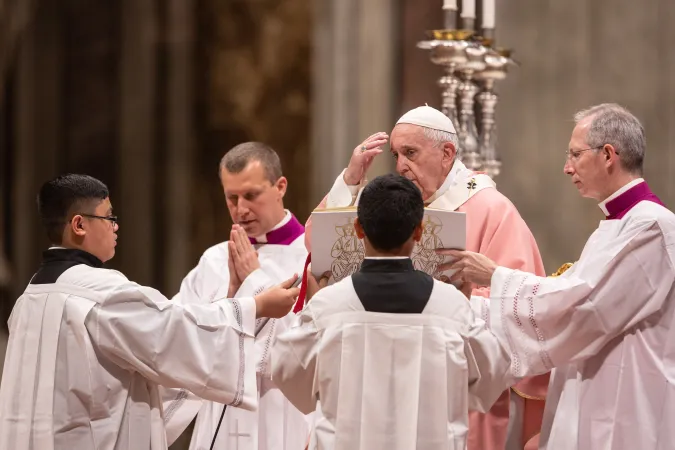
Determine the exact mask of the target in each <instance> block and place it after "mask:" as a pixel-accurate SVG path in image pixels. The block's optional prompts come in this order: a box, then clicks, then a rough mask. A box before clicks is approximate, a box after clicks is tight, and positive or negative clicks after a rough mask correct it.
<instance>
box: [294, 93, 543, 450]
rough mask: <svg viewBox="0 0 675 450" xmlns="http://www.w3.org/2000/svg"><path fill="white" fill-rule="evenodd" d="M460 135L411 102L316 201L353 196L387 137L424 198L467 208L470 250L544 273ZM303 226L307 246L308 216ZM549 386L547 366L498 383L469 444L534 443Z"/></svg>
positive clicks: (341, 201) (474, 448) (528, 236)
mask: <svg viewBox="0 0 675 450" xmlns="http://www.w3.org/2000/svg"><path fill="white" fill-rule="evenodd" d="M458 142H459V139H458V135H457V130H456V128H455V125H454V124H453V123H452V121H451V120H450V119H449V118H448V117H447V116H446V115H445V114H443V112H441V111H439V110H437V109H435V108H432V107H430V106H420V107H418V108H414V109H412V110H410V111H408V112H407V113H405V114H404V115H403V116H401V118H399V120H398V121H397V122H396V125H395V126H394V128H393V130H392V132H391V136H389V135H387V133H375V134H373V135H372V136H370V137H368V138H367V139H366V140H364V141H363V142H362V143H361V145H359V146H358V147H356V148H355V149H354V151H353V152H352V156H351V159H350V160H349V164H348V165H347V168H346V169H345V170H344V171H343V172H342V173H341V174H340V175H339V176H338V177H337V179H336V180H335V183H334V184H333V187H332V188H331V190H330V192H329V193H328V195H327V196H326V197H325V198H324V199H323V201H322V202H321V204H320V205H319V206H318V207H317V209H322V208H329V209H330V208H342V207H348V206H351V205H356V204H358V202H359V195H360V194H359V193H360V191H361V190H362V189H363V186H364V185H366V184H367V180H366V173H367V172H368V168H369V167H370V165H371V164H372V162H373V159H374V158H375V157H377V155H379V154H380V153H383V152H385V154H387V153H389V152H386V151H385V150H384V149H383V146H384V145H385V144H387V143H389V147H390V149H389V150H390V151H391V152H390V153H389V156H392V157H393V158H394V160H395V161H396V172H397V173H398V174H399V175H402V176H404V177H406V178H407V179H409V180H410V181H412V182H413V183H414V184H415V186H417V188H418V189H419V190H420V191H421V192H422V198H423V199H424V204H425V205H427V206H428V207H429V208H433V209H441V210H445V211H458V212H463V213H466V248H467V249H468V250H471V251H475V252H480V253H482V254H484V255H486V256H488V257H489V258H491V259H493V260H495V261H497V262H498V263H499V264H500V265H503V266H505V267H510V268H512V269H518V270H523V271H526V272H532V273H535V274H537V275H542V276H543V275H545V273H546V272H544V264H543V262H542V259H541V255H540V254H539V248H538V247H537V243H536V242H535V240H534V236H532V233H531V232H530V229H529V228H528V226H527V224H526V223H525V221H524V220H523V219H522V217H521V216H520V214H519V213H518V210H517V208H516V207H515V206H514V205H513V203H511V201H510V200H509V199H508V198H507V197H506V196H504V194H502V193H501V192H499V190H497V186H496V185H495V183H494V181H493V180H492V179H491V178H490V177H489V176H487V175H486V174H484V173H479V172H474V171H473V170H470V168H467V167H466V166H465V165H464V164H463V163H462V161H461V160H460V158H459V157H458V155H459V154H460V153H461V150H462V149H460V148H459V147H458ZM464 150H466V149H464ZM305 228H306V239H305V241H306V243H307V245H308V248H309V244H310V242H311V239H310V234H311V218H310V220H308V221H307V223H306V225H305ZM310 251H311V249H310ZM474 288H475V289H474V292H473V293H474V294H475V295H482V296H484V297H490V290H489V289H486V288H483V287H480V288H478V287H476V286H474ZM547 386H548V375H547V374H546V375H540V376H537V377H531V378H525V379H523V380H521V381H520V382H519V383H518V384H517V385H516V386H513V387H512V388H511V389H509V390H508V391H504V393H503V394H502V395H501V396H500V398H499V399H498V400H497V401H496V402H495V404H494V405H493V407H492V409H490V411H489V412H488V413H487V414H481V413H477V412H474V413H471V414H470V416H469V423H470V425H469V439H468V441H469V444H468V450H504V448H509V449H512V448H513V449H522V448H523V447H527V446H532V445H534V440H536V436H537V435H538V433H539V430H540V428H541V418H542V415H543V410H544V400H545V397H546V389H547ZM535 448H536V447H535Z"/></svg>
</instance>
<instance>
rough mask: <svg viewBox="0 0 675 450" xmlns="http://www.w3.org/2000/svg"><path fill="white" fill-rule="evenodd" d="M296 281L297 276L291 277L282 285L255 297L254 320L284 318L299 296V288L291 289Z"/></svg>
mask: <svg viewBox="0 0 675 450" xmlns="http://www.w3.org/2000/svg"><path fill="white" fill-rule="evenodd" d="M297 279H298V276H297V275H293V276H292V277H291V278H289V279H288V280H286V281H284V282H283V283H281V284H279V285H277V286H274V287H272V288H269V289H267V290H266V291H264V292H262V293H261V294H258V295H256V296H255V297H254V298H255V304H256V318H259V317H270V318H272V319H278V318H280V317H284V316H285V315H286V314H288V313H289V312H290V311H291V308H293V305H295V302H296V300H297V299H298V295H299V294H300V288H299V287H291V286H293V283H295V281H296V280H297Z"/></svg>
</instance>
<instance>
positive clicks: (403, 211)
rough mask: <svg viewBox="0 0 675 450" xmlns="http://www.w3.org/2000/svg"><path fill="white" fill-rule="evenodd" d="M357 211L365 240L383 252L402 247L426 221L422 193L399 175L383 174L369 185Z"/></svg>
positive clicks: (364, 191)
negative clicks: (423, 220) (424, 220)
mask: <svg viewBox="0 0 675 450" xmlns="http://www.w3.org/2000/svg"><path fill="white" fill-rule="evenodd" d="M357 210H358V213H357V214H358V219H359V223H360V224H361V227H362V228H363V232H364V234H365V236H366V238H367V239H368V241H369V242H370V244H371V245H372V246H373V247H374V248H375V249H376V250H379V251H382V252H389V251H392V250H396V249H399V248H401V247H402V246H403V245H404V244H405V243H406V242H408V241H409V240H410V239H411V238H412V237H413V232H414V231H415V228H417V227H419V226H420V224H421V223H422V219H423V218H424V202H423V200H422V193H421V192H420V190H419V189H418V188H417V187H416V186H415V185H414V184H413V182H412V181H410V180H408V179H407V178H405V177H402V176H400V175H397V174H388V175H382V176H379V177H377V178H375V179H374V180H372V181H371V182H370V183H368V184H367V185H366V187H365V188H364V190H363V193H362V194H361V198H360V199H359V205H358V209H357Z"/></svg>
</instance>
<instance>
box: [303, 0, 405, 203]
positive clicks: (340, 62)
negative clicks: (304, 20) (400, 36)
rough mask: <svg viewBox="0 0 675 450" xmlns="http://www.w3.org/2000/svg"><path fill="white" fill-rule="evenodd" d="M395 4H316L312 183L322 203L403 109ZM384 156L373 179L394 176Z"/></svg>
mask: <svg viewBox="0 0 675 450" xmlns="http://www.w3.org/2000/svg"><path fill="white" fill-rule="evenodd" d="M397 4H398V2H396V1H395V0H369V1H367V2H364V1H360V0H341V1H339V2H338V1H333V0H316V2H315V8H314V11H315V13H314V14H315V15H314V59H313V64H314V67H313V79H314V84H313V105H312V109H313V111H312V118H313V125H312V150H311V156H312V182H311V189H312V193H311V198H312V202H313V203H314V204H317V203H318V202H319V201H320V200H321V198H322V197H323V196H324V195H325V194H326V192H328V190H329V189H330V187H331V185H332V183H333V179H334V177H336V176H337V175H338V174H339V173H340V172H341V171H342V169H344V168H345V167H346V165H347V163H348V162H349V158H350V155H351V153H352V151H353V150H354V147H356V146H357V145H358V144H359V143H360V142H361V141H363V139H365V138H366V137H368V136H369V135H371V134H373V133H375V132H377V131H386V132H390V131H391V128H392V125H393V121H394V118H395V117H396V113H397V111H396V110H395V109H396V106H395V105H396V103H397V100H398V99H397V97H395V96H394V95H392V93H395V92H396V79H397V77H396V57H395V56H396V49H397V48H398V45H397V42H396V34H395V27H394V24H395V18H396V17H397V13H398V8H397ZM392 161H393V160H392V159H391V158H388V157H387V155H383V156H380V157H379V158H377V159H376V160H375V162H374V163H373V167H372V170H371V171H370V173H369V176H371V177H372V176H375V175H379V174H382V173H386V172H389V171H390V170H391V169H392V168H393V164H392Z"/></svg>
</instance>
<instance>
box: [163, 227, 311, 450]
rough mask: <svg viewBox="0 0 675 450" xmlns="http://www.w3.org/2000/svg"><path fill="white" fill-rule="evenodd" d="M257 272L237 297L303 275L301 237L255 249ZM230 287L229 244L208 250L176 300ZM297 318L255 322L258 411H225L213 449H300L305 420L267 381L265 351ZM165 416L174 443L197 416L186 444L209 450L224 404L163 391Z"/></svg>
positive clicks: (224, 359) (224, 356)
mask: <svg viewBox="0 0 675 450" xmlns="http://www.w3.org/2000/svg"><path fill="white" fill-rule="evenodd" d="M256 250H257V251H258V260H259V261H260V264H261V267H260V269H257V270H256V271H254V272H253V273H251V274H250V275H249V276H248V277H247V278H246V280H245V281H244V283H243V284H242V286H241V288H240V289H239V291H238V292H237V294H236V296H235V297H237V298H239V297H241V296H246V295H254V294H257V293H259V292H262V291H263V290H265V289H266V288H269V287H272V286H274V285H276V284H278V283H280V282H282V281H284V280H286V279H288V278H290V277H291V276H293V274H298V275H299V276H302V270H303V267H304V263H305V259H306V258H307V250H306V249H305V246H304V235H301V236H300V237H298V238H297V239H296V240H295V241H294V242H293V243H292V244H290V245H272V244H264V245H259V246H257V248H256ZM228 286H229V271H228V249H227V242H224V243H221V244H218V245H215V246H213V247H211V248H209V249H208V250H207V251H206V252H204V254H203V255H202V257H201V259H200V261H199V264H198V265H197V266H196V267H195V268H194V269H192V271H191V272H190V273H189V274H188V276H187V277H186V278H185V279H184V280H183V283H182V284H181V288H180V292H179V293H178V294H177V295H176V296H175V297H174V301H178V302H180V303H184V304H190V303H196V302H200V301H206V300H207V299H208V298H211V297H217V296H220V295H224V294H226V293H227V290H228ZM294 319H295V314H293V313H289V314H288V315H287V316H286V317H284V318H281V319H270V320H269V321H268V322H267V323H266V324H265V323H264V322H263V321H261V320H258V321H257V322H256V328H257V329H259V328H260V326H262V325H263V324H264V327H263V328H262V329H261V330H260V332H259V334H258V336H257V338H256V340H255V348H256V366H257V370H258V373H257V381H258V388H259V396H260V398H259V406H258V411H256V412H251V411H246V410H243V409H241V408H233V407H229V406H228V407H227V410H226V411H225V416H224V418H223V421H222V424H221V425H220V428H219V430H218V437H217V440H216V445H215V446H214V450H225V449H232V450H247V449H249V450H266V449H269V450H273V449H279V450H302V449H304V448H305V445H306V443H307V438H308V436H309V425H308V418H306V417H305V415H304V414H302V413H300V412H299V411H298V410H297V409H296V408H295V407H294V406H293V405H292V404H290V402H288V400H286V398H285V397H284V396H283V394H282V393H281V391H279V389H278V388H277V387H276V386H275V385H274V383H273V382H272V380H271V376H270V366H269V349H270V346H271V344H272V341H273V340H274V338H275V336H276V335H277V334H278V333H279V332H282V331H284V330H285V329H287V328H288V327H289V325H290V324H292V323H293V322H294ZM221 358H222V359H221V361H222V362H223V363H224V364H229V363H230V359H229V358H230V356H229V354H227V353H222V355H221ZM163 399H164V405H165V408H166V409H167V411H171V413H170V414H169V413H167V433H168V436H169V441H170V442H173V440H175V439H176V438H177V437H178V436H179V435H180V434H181V433H182V432H183V430H185V428H186V427H187V426H188V425H189V424H190V422H191V421H192V419H193V418H194V416H195V414H197V413H198V416H197V422H196V424H195V428H194V431H193V433H192V440H191V442H190V449H191V450H203V449H205V450H208V449H209V448H210V446H211V442H212V440H213V436H214V434H215V432H216V427H217V426H218V421H219V419H220V417H221V414H222V412H223V405H222V404H220V403H214V402H210V401H204V402H202V401H201V399H198V398H196V397H195V396H194V395H190V394H189V393H188V392H187V391H179V390H166V391H165V392H164V393H163Z"/></svg>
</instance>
